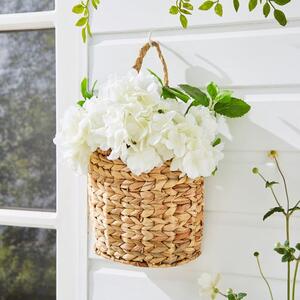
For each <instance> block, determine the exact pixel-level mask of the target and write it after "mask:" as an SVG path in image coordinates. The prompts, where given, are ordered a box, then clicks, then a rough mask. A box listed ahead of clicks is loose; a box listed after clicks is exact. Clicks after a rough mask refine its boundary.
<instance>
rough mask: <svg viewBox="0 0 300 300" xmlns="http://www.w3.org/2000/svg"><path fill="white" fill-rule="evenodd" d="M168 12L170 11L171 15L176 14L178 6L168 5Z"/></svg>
mask: <svg viewBox="0 0 300 300" xmlns="http://www.w3.org/2000/svg"><path fill="white" fill-rule="evenodd" d="M169 13H170V14H171V15H177V14H178V7H177V6H175V5H173V6H171V7H170V10H169Z"/></svg>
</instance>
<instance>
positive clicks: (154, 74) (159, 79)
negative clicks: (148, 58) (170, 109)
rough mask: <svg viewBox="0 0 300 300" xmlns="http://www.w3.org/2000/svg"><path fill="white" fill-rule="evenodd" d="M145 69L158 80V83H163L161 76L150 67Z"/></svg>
mask: <svg viewBox="0 0 300 300" xmlns="http://www.w3.org/2000/svg"><path fill="white" fill-rule="evenodd" d="M147 70H148V72H149V73H150V74H151V75H153V76H154V77H155V78H156V79H157V80H158V81H159V83H160V85H161V86H163V85H164V83H163V81H162V80H161V78H160V77H159V76H158V75H157V74H156V73H154V72H153V71H152V70H151V69H147Z"/></svg>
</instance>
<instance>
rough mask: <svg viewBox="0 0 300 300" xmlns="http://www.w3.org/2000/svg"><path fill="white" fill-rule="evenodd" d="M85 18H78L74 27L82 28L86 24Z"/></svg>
mask: <svg viewBox="0 0 300 300" xmlns="http://www.w3.org/2000/svg"><path fill="white" fill-rule="evenodd" d="M87 20H88V19H87V18H86V17H82V18H80V19H79V20H78V21H77V22H76V24H75V25H76V26H79V27H80V26H84V25H85V24H86V22H87Z"/></svg>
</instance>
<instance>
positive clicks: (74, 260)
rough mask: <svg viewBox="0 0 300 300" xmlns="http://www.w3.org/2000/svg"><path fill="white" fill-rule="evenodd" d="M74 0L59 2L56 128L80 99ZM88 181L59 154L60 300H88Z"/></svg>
mask: <svg viewBox="0 0 300 300" xmlns="http://www.w3.org/2000/svg"><path fill="white" fill-rule="evenodd" d="M72 5H74V1H72V0H64V1H56V13H55V28H56V72H57V75H56V91H57V95H56V107H57V110H56V111H57V127H58V126H59V123H60V122H59V121H60V119H61V118H62V116H63V114H64V113H65V110H66V109H67V107H69V106H70V105H73V104H74V103H75V101H76V99H79V97H80V88H79V87H80V82H81V79H82V77H84V76H85V74H86V68H85V66H86V60H87V56H86V52H85V51H86V46H85V45H83V43H82V41H81V35H80V31H79V29H78V28H76V27H75V26H74V19H73V18H72V17H67V16H71V15H72V13H71V11H70V8H71V7H72ZM85 184H86V178H82V177H78V176H76V175H75V174H74V171H73V170H72V169H70V167H69V166H67V165H66V163H65V162H64V161H63V160H62V157H61V152H59V151H57V298H56V299H57V300H67V299H75V300H85V299H87V228H86V225H85V223H86V208H85V203H86V185H85Z"/></svg>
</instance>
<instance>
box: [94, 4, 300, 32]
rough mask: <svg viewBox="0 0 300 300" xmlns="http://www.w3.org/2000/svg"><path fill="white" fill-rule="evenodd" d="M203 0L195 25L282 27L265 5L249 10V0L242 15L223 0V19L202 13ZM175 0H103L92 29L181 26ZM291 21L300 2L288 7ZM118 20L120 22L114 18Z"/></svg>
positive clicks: (297, 14)
mask: <svg viewBox="0 0 300 300" xmlns="http://www.w3.org/2000/svg"><path fill="white" fill-rule="evenodd" d="M202 2H203V1H194V2H193V4H195V11H194V13H193V16H192V17H190V18H189V20H190V26H191V27H203V26H206V27H207V26H220V27H221V26H224V24H225V25H226V24H236V25H237V26H240V25H241V24H247V25H250V26H251V25H254V24H256V23H257V22H260V23H262V24H268V23H271V24H272V26H274V27H275V26H276V27H277V26H278V25H277V23H276V22H275V21H274V20H273V18H272V17H270V19H267V20H266V19H265V18H264V17H263V14H262V8H261V7H258V8H257V9H256V10H255V11H254V12H252V13H249V11H248V2H247V1H240V2H241V9H240V12H239V13H238V14H236V13H235V11H234V9H233V6H232V1H231V0H224V1H222V3H223V5H224V16H223V18H220V17H217V16H216V15H215V14H214V12H213V10H212V11H209V12H201V11H199V10H198V9H197V8H198V6H199V4H200V3H202ZM173 3H175V1H173V0H170V1H161V0H151V1H144V2H142V3H141V1H139V0H131V1H124V0H115V1H113V2H112V1H103V2H102V3H101V5H100V7H99V10H98V11H93V13H92V29H93V31H94V32H96V33H103V32H128V31H141V30H161V29H169V28H178V27H180V23H179V20H178V16H172V15H170V14H169V13H168V12H169V7H170V6H171V5H172V4H173ZM284 11H285V12H286V14H287V16H288V19H289V20H290V22H292V21H293V20H299V17H300V3H299V1H292V3H290V4H289V5H287V6H286V7H285V9H284ZM112 20H117V21H114V22H113V21H112Z"/></svg>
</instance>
